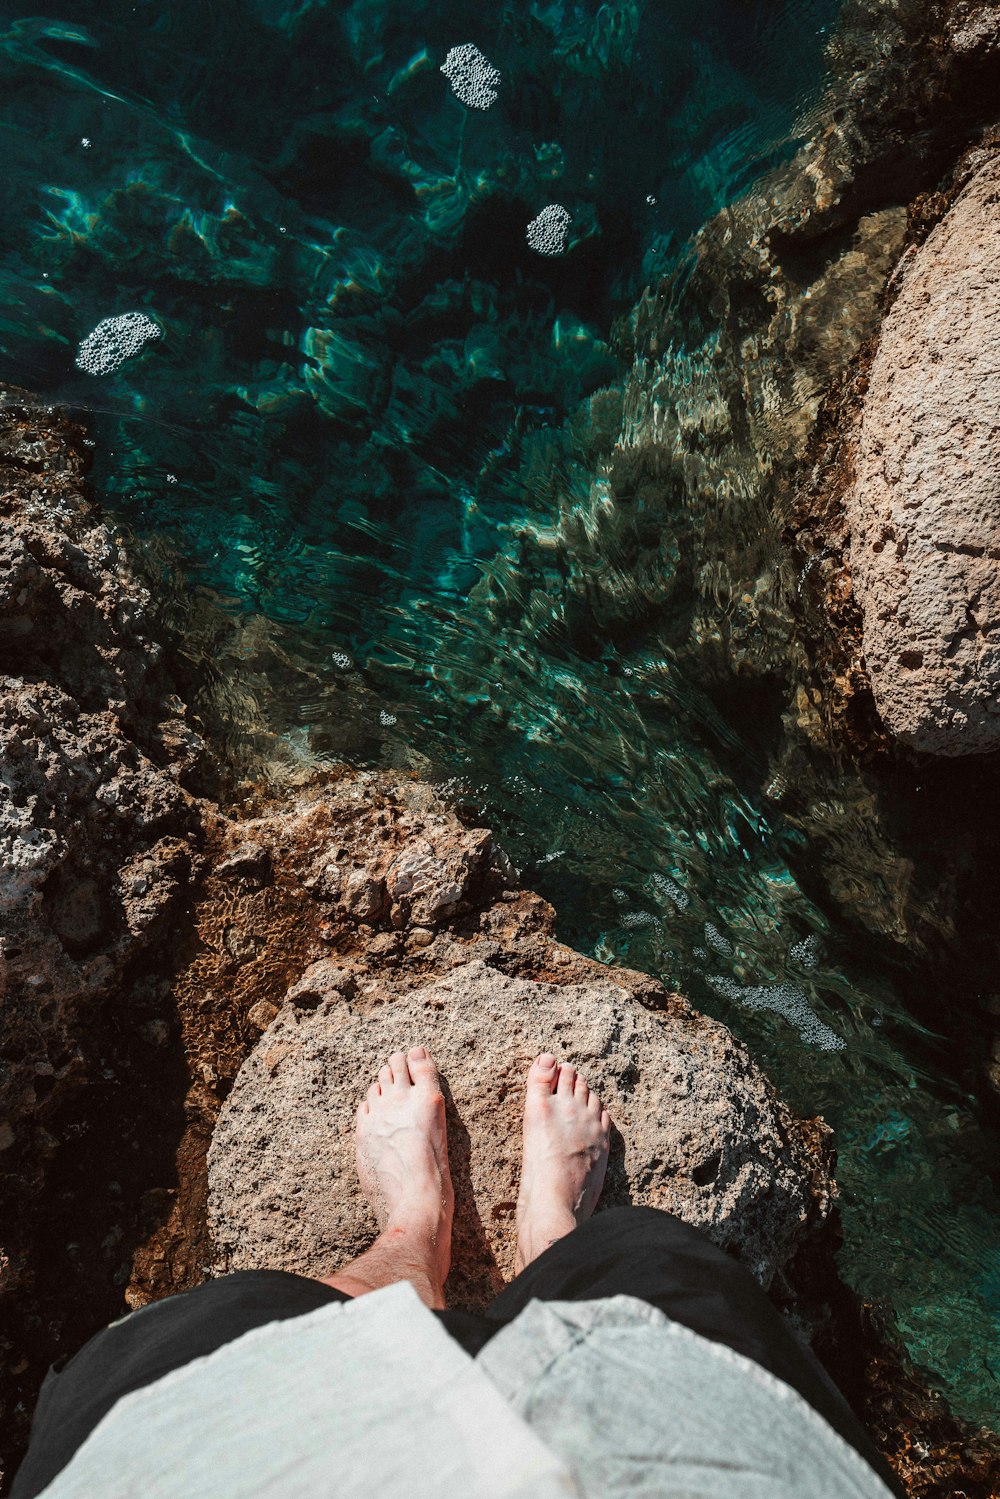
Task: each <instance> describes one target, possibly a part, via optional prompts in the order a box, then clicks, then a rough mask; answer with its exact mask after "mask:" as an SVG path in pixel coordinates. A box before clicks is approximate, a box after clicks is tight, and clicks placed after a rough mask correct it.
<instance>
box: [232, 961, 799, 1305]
mask: <svg viewBox="0 0 1000 1499" xmlns="http://www.w3.org/2000/svg"><path fill="white" fill-rule="evenodd" d="M308 998H309V1002H308V1004H307V1005H306V1006H305V1007H303V1005H302V1004H301V1003H296V1002H294V1001H291V1002H289V1003H286V1004H285V1006H284V1007H283V1009H282V1010H281V1012H280V1013H279V1015H278V1017H277V1018H276V1019H275V1020H274V1022H273V1024H271V1025H270V1026H269V1027H268V1029H267V1031H266V1032H265V1033H264V1035H263V1036H262V1037H261V1039H260V1041H259V1042H258V1044H257V1046H256V1048H255V1050H254V1051H253V1053H252V1054H251V1056H250V1057H249V1058H248V1059H247V1061H246V1062H245V1063H244V1066H243V1068H242V1070H241V1071H240V1074H239V1076H238V1078H237V1080H236V1083H235V1086H234V1087H233V1090H232V1093H231V1094H230V1096H229V1099H228V1100H227V1102H226V1104H225V1106H224V1107H223V1110H222V1113H221V1116H220V1118H219V1121H218V1125H217V1127H216V1130H215V1135H214V1139H213V1141H212V1146H211V1150H210V1153H209V1194H210V1201H209V1217H210V1224H211V1229H212V1235H213V1239H214V1242H215V1244H216V1246H217V1251H218V1258H219V1268H220V1269H221V1268H229V1269H240V1268H244V1269H246V1268H253V1267H270V1268H278V1269H286V1270H295V1271H299V1272H301V1273H304V1274H317V1275H330V1274H332V1273H334V1272H335V1271H336V1270H337V1269H338V1268H340V1267H341V1266H342V1265H344V1263H345V1262H346V1261H348V1260H349V1259H351V1258H352V1257H353V1256H355V1255H356V1254H358V1253H360V1252H361V1251H362V1250H363V1249H365V1248H366V1247H367V1246H368V1245H369V1244H370V1243H371V1242H372V1240H373V1238H374V1237H375V1234H376V1225H375V1221H374V1218H373V1216H372V1214H371V1212H370V1210H369V1208H368V1206H367V1204H366V1203H365V1202H364V1200H363V1198H362V1196H361V1193H360V1189H359V1187H358V1184H357V1178H356V1175H355V1167H354V1140H353V1131H354V1115H355V1111H356V1108H357V1105H358V1102H359V1101H360V1099H361V1097H362V1096H363V1094H364V1092H365V1090H366V1088H367V1087H368V1085H369V1083H370V1082H371V1080H372V1077H373V1076H374V1074H375V1072H376V1071H377V1069H378V1067H379V1066H380V1065H381V1063H382V1061H383V1060H384V1059H385V1057H386V1056H387V1055H388V1054H389V1052H391V1051H393V1050H395V1049H406V1048H408V1047H410V1046H412V1045H415V1044H417V1043H418V1042H422V1043H424V1044H426V1045H427V1046H429V1047H430V1048H431V1050H432V1052H433V1054H434V1056H435V1058H436V1059H437V1061H438V1064H439V1066H440V1068H441V1072H442V1076H443V1080H444V1091H445V1097H446V1100H447V1106H448V1132H449V1152H450V1159H451V1163H452V1171H453V1176H454V1180H455V1189H456V1238H455V1254H454V1261H453V1268H452V1275H451V1278H450V1280H449V1283H448V1287H449V1300H450V1303H451V1304H453V1305H471V1306H475V1305H481V1304H483V1303H484V1302H485V1301H486V1300H488V1299H489V1298H490V1297H491V1296H492V1295H493V1294H495V1292H496V1291H497V1290H498V1289H499V1288H500V1287H501V1286H502V1285H503V1284H504V1283H505V1282H506V1281H508V1280H509V1279H510V1278H511V1276H512V1274H513V1258H514V1204H515V1201H516V1198H517V1189H518V1179H519V1170H520V1148H521V1139H520V1123H521V1113H522V1109H523V1088H524V1079H525V1075H526V1073H527V1070H528V1067H529V1065H530V1063H531V1061H532V1059H533V1058H534V1057H535V1056H536V1055H537V1053H538V1052H540V1051H543V1050H546V1049H551V1050H552V1051H554V1052H555V1053H556V1054H557V1056H559V1057H560V1058H563V1059H566V1060H569V1061H572V1062H574V1063H575V1064H576V1065H577V1066H578V1067H580V1068H582V1069H583V1070H584V1072H585V1073H586V1076H587V1078H588V1079H589V1081H590V1082H591V1084H592V1086H594V1087H596V1088H597V1089H598V1090H599V1091H600V1094H601V1096H602V1098H603V1099H604V1102H605V1104H606V1106H607V1108H608V1110H609V1112H610V1114H611V1117H612V1120H613V1122H614V1126H615V1132H614V1136H613V1143H612V1155H611V1164H610V1168H609V1173H608V1181H607V1186H606V1188H605V1192H604V1196H603V1199H602V1206H604V1207H607V1206H611V1205H613V1204H620V1203H626V1202H635V1203H643V1204H650V1205H652V1206H654V1207H660V1208H665V1209H668V1210H669V1211H671V1212H674V1213H677V1214H678V1215H679V1216H680V1217H682V1218H684V1219H685V1220H686V1221H687V1222H689V1223H693V1224H697V1225H698V1226H699V1227H701V1228H704V1229H705V1230H707V1232H708V1233H709V1234H710V1235H711V1237H712V1238H713V1239H714V1240H715V1241H716V1243H718V1244H720V1245H721V1246H723V1247H724V1248H726V1249H730V1250H733V1251H734V1252H736V1253H737V1254H738V1255H739V1256H740V1257H741V1258H742V1259H743V1260H744V1261H745V1262H746V1263H747V1264H748V1265H749V1266H750V1267H751V1269H752V1270H753V1271H754V1273H755V1274H756V1275H757V1276H758V1278H759V1279H760V1280H761V1281H762V1282H764V1283H767V1282H769V1281H770V1280H771V1278H772V1277H773V1275H774V1273H775V1271H776V1270H777V1269H778V1268H779V1267H780V1266H781V1265H783V1264H784V1263H785V1262H786V1261H787V1260H788V1258H789V1257H790V1255H791V1254H792V1253H793V1252H794V1250H795V1248H796V1247H797V1246H798V1244H799V1243H800V1242H801V1240H802V1238H803V1236H804V1234H805V1233H806V1231H807V1224H808V1222H809V1221H810V1216H811V1214H813V1213H814V1210H815V1203H814V1201H813V1198H812V1196H811V1190H812V1189H811V1186H810V1171H811V1170H813V1169H814V1168H815V1162H812V1164H810V1161H809V1159H808V1152H807V1149H806V1146H805V1144H804V1141H803V1136H802V1134H801V1132H800V1131H799V1130H798V1128H797V1127H796V1126H794V1125H793V1123H792V1121H791V1119H790V1117H789V1115H788V1113H787V1112H786V1110H785V1108H784V1106H783V1105H782V1104H781V1103H780V1102H779V1100H778V1099H777V1098H776V1096H775V1094H774V1091H773V1089H772V1088H771V1086H770V1084H769V1083H768V1082H767V1080H766V1079H765V1077H764V1076H763V1074H762V1073H761V1072H760V1070H759V1069H758V1068H757V1067H756V1066H755V1064H754V1063H753V1062H752V1061H751V1059H750V1057H749V1056H748V1054H747V1052H746V1051H745V1050H744V1048H743V1047H742V1046H741V1045H739V1043H738V1042H737V1041H736V1040H735V1039H734V1038H733V1037H732V1036H731V1035H730V1034H729V1032H728V1031H727V1030H726V1029H725V1028H724V1027H723V1026H721V1025H719V1024H717V1023H716V1022H715V1021H711V1020H707V1019H706V1018H705V1017H703V1016H700V1015H695V1014H693V1013H692V1014H691V1015H690V1017H689V1018H680V1019H678V1018H666V1017H662V1016H658V1015H656V1014H655V1013H652V1012H650V1011H648V1010H646V1009H644V1008H643V1007H642V1006H641V1005H640V1004H638V1003H637V1002H636V1001H635V1000H634V999H633V998H632V996H631V995H630V994H628V993H627V992H626V991H625V990H624V989H622V988H620V987H619V986H618V985H616V984H614V983H612V982H603V981H600V982H595V983H587V984H573V985H566V986H558V985H553V984H545V983H534V982H530V981H527V980H523V979H516V978H511V977H508V976H506V975H504V974H502V973H499V972H497V971H496V970H494V969H492V968H490V967H488V966H487V965H486V964H484V963H481V962H473V963H469V964H467V965H466V966H464V967H462V968H459V969H456V970H454V971H453V972H452V973H451V974H450V975H449V976H448V977H447V978H444V979H441V980H439V981H438V982H436V983H433V984H429V985H427V986H425V987H422V988H417V989H413V990H410V991H409V992H408V993H402V994H393V992H392V990H391V989H390V988H389V987H377V988H372V990H371V991H370V992H369V993H368V994H360V995H357V996H355V997H354V998H353V999H348V998H347V997H346V996H341V995H335V994H330V993H327V994H326V996H325V997H323V998H319V997H318V996H317V995H316V994H315V993H314V992H312V991H310V994H309V996H308Z"/></svg>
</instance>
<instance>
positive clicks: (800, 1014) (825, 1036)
mask: <svg viewBox="0 0 1000 1499" xmlns="http://www.w3.org/2000/svg"><path fill="white" fill-rule="evenodd" d="M706 982H707V983H708V984H710V985H711V987H712V988H713V989H714V990H715V992H716V994H722V995H724V996H725V998H726V999H734V1000H735V1001H736V1003H737V1004H741V1005H743V1006H744V1007H745V1008H746V1009H748V1010H775V1011H776V1012H777V1013H778V1014H779V1015H784V1017H785V1019H786V1020H790V1021H791V1023H792V1024H793V1025H794V1027H795V1029H796V1030H797V1031H798V1033H799V1035H800V1036H801V1037H802V1039H803V1041H804V1042H805V1043H806V1045H807V1046H815V1047H817V1048H818V1050H820V1051H843V1050H844V1047H845V1045H846V1043H845V1042H844V1041H843V1039H842V1038H841V1037H840V1036H838V1035H837V1033H836V1031H832V1030H831V1029H830V1027H829V1026H828V1025H824V1023H823V1021H822V1020H820V1018H819V1016H818V1015H817V1014H815V1013H814V1011H813V1010H812V1009H811V1008H810V1005H809V1001H808V1000H807V999H806V996H805V994H804V992H803V991H802V990H801V989H799V988H798V987H797V986H796V985H795V984H759V985H750V986H748V987H746V988H745V987H744V986H743V985H742V984H738V983H737V982H736V980H735V979H727V978H709V979H707V980H706Z"/></svg>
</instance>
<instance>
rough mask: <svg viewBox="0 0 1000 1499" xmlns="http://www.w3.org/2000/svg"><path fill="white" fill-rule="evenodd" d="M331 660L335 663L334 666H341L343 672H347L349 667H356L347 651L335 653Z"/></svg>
mask: <svg viewBox="0 0 1000 1499" xmlns="http://www.w3.org/2000/svg"><path fill="white" fill-rule="evenodd" d="M330 660H331V661H332V662H333V664H334V666H339V667H340V669H341V670H342V671H347V669H348V667H350V666H353V665H354V662H353V661H352V660H351V658H350V656H349V655H348V654H347V652H346V651H334V653H333V655H332V656H331V657H330Z"/></svg>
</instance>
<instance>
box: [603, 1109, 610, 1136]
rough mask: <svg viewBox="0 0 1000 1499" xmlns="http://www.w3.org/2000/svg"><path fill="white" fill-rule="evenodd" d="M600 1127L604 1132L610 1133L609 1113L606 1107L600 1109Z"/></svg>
mask: <svg viewBox="0 0 1000 1499" xmlns="http://www.w3.org/2000/svg"><path fill="white" fill-rule="evenodd" d="M601 1129H602V1130H603V1131H604V1133H605V1134H610V1132H611V1115H610V1114H609V1113H608V1111H607V1109H602V1110H601Z"/></svg>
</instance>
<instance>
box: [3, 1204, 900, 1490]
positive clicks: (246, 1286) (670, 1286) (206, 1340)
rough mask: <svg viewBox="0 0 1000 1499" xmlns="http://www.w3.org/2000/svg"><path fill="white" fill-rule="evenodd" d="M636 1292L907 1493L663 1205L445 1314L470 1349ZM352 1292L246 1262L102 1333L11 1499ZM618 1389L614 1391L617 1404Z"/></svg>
mask: <svg viewBox="0 0 1000 1499" xmlns="http://www.w3.org/2000/svg"><path fill="white" fill-rule="evenodd" d="M620 1295H626V1296H637V1297H639V1298H640V1299H641V1300H643V1301H647V1302H649V1303H651V1304H652V1305H653V1306H656V1307H659V1308H660V1310H661V1311H663V1312H665V1313H666V1315H667V1316H668V1317H671V1318H672V1319H673V1320H674V1321H675V1322H680V1323H683V1325H684V1326H685V1327H689V1328H691V1329H692V1331H694V1332H697V1333H701V1335H702V1336H703V1337H706V1338H711V1339H712V1340H713V1341H714V1342H717V1343H725V1344H726V1345H727V1346H728V1347H730V1348H733V1349H735V1350H736V1352H737V1353H742V1354H744V1355H745V1356H746V1357H747V1358H751V1359H753V1360H754V1361H755V1362H756V1363H758V1364H760V1365H762V1366H763V1367H764V1368H765V1369H768V1370H769V1371H770V1372H771V1373H772V1374H774V1375H776V1376H777V1377H778V1378H779V1379H782V1380H784V1382H785V1383H786V1384H789V1385H791V1386H792V1387H793V1388H794V1389H796V1390H798V1392H799V1394H801V1395H803V1396H804V1397H805V1399H806V1400H808V1402H809V1404H810V1405H812V1406H813V1407H814V1408H815V1409H816V1410H817V1411H819V1413H820V1415H822V1416H823V1417H824V1418H825V1419H826V1421H827V1422H828V1423H829V1424H830V1425H831V1426H832V1427H833V1428H834V1430H835V1431H837V1432H839V1433H840V1435H841V1436H842V1437H843V1438H844V1439H845V1441H847V1442H849V1443H850V1445H851V1446H852V1447H854V1448H855V1449H856V1450H857V1451H858V1452H859V1453H860V1454H861V1456H862V1457H864V1458H865V1460H866V1461H867V1462H868V1463H869V1464H870V1465H871V1467H873V1468H874V1469H875V1471H876V1472H877V1473H878V1474H879V1476H880V1477H881V1478H882V1480H883V1482H885V1483H886V1484H887V1485H888V1487H889V1488H890V1490H891V1491H892V1492H893V1493H895V1494H900V1495H901V1494H902V1490H901V1489H900V1487H899V1485H898V1483H897V1482H896V1480H895V1478H894V1477H893V1475H892V1473H891V1472H890V1470H889V1468H888V1467H887V1465H886V1464H885V1462H884V1461H883V1460H882V1458H881V1457H880V1456H879V1454H878V1452H877V1451H876V1450H875V1447H874V1445H873V1444H872V1442H871V1439H870V1438H869V1437H868V1435H867V1433H866V1432H865V1431H864V1428H863V1427H862V1426H861V1424H860V1423H859V1422H858V1420H857V1419H856V1417H855V1416H854V1415H853V1414H852V1412H851V1410H850V1408H849V1407H848V1405H847V1403H846V1401H845V1400H844V1398H843V1396H842V1395H841V1394H840V1393H839V1391H838V1390H837V1389H836V1387H835V1386H834V1384H833V1383H832V1382H831V1380H830V1379H829V1377H828V1376H827V1374H826V1373H825V1371H824V1370H823V1368H822V1366H821V1365H820V1364H819V1362H818V1360H817V1359H816V1357H815V1356H814V1354H813V1353H812V1352H811V1351H810V1350H809V1349H808V1348H805V1347H803V1345H802V1344H801V1343H800V1342H799V1340H798V1338H797V1337H796V1336H795V1334H794V1333H793V1332H792V1331H791V1329H790V1328H789V1327H788V1326H787V1325H786V1323H785V1321H784V1319H783V1318H782V1317H781V1316H780V1314H779V1313H778V1312H777V1311H776V1310H775V1308H774V1307H773V1306H772V1305H771V1303H770V1302H769V1301H768V1299H767V1297H766V1296H765V1294H764V1292H763V1291H762V1290H761V1289H760V1287H759V1286H758V1285H757V1282H756V1281H755V1280H754V1279H753V1277H752V1276H751V1275H750V1273H749V1272H748V1271H747V1270H745V1269H744V1268H743V1266H742V1265H739V1264H737V1262H736V1261H735V1260H733V1259H730V1258H729V1257H728V1256H727V1255H725V1254H723V1253H722V1252H721V1251H720V1250H719V1249H717V1248H716V1247H715V1245H714V1244H712V1243H711V1242H710V1241H709V1240H708V1239H707V1238H706V1237H705V1235H704V1234H702V1233H700V1232H699V1231H698V1230H697V1229H695V1228H691V1227H689V1225H688V1224H686V1223H682V1222H681V1221H680V1219H679V1218H674V1217H672V1216H671V1215H670V1214H669V1213H661V1212H659V1211H657V1210H656V1209H655V1208H636V1207H626V1208H613V1209H610V1210H608V1211H607V1212H603V1213H597V1214H596V1215H595V1216H594V1217H593V1218H591V1219H590V1220H589V1221H588V1222H586V1223H584V1224H583V1225H581V1227H580V1228H577V1229H575V1230H574V1232H573V1233H571V1234H569V1235H567V1237H566V1238H564V1239H559V1240H557V1242H556V1243H555V1244H552V1245H551V1246H550V1247H549V1248H548V1249H547V1250H546V1251H545V1253H544V1254H542V1255H539V1257H538V1259H537V1260H534V1261H533V1262H532V1264H530V1265H529V1266H528V1268H527V1269H526V1270H524V1271H522V1273H521V1274H520V1275H519V1276H518V1277H517V1279H516V1280H514V1281H513V1282H512V1283H511V1284H510V1285H509V1286H507V1288H506V1289H505V1290H504V1291H502V1292H501V1293H500V1295H499V1296H498V1297H497V1298H496V1299H495V1301H493V1302H492V1303H491V1305H490V1306H489V1307H488V1308H487V1310H486V1311H485V1312H484V1313H481V1314H480V1313H473V1312H462V1311H445V1312H436V1313H435V1316H437V1317H438V1318H440V1320H441V1322H442V1324H443V1325H444V1326H445V1327H446V1328H447V1330H448V1332H449V1333H450V1334H451V1335H452V1337H454V1338H455V1339H456V1340H457V1341H458V1342H459V1343H460V1344H461V1345H462V1347H463V1348H465V1349H466V1351H467V1352H468V1353H470V1354H472V1355H473V1356H474V1355H475V1354H476V1353H478V1352H479V1350H480V1348H482V1347H483V1345H484V1344H485V1343H487V1342H488V1341H489V1339H490V1338H491V1337H492V1336H493V1334H494V1333H495V1332H497V1331H498V1330H499V1328H500V1327H501V1326H502V1325H503V1324H504V1323H505V1322H510V1321H511V1320H512V1319H513V1318H514V1317H516V1316H517V1315H518V1313H519V1312H521V1311H523V1309H524V1308H525V1307H526V1306H527V1304H528V1302H529V1301H532V1300H540V1301H593V1300H596V1299H597V1298H599V1297H602V1296H620ZM349 1299H350V1298H349V1297H347V1296H345V1295H344V1294H343V1292H341V1291H335V1290H334V1289H333V1288H332V1287H331V1286H326V1285H323V1284H322V1282H320V1281H318V1280H309V1279H307V1278H306V1277H305V1276H302V1275H290V1274H287V1273H286V1272H285V1271H282V1270H243V1271H238V1272H236V1273H234V1274H232V1275H226V1276H223V1277H222V1278H220V1279H219V1280H213V1281H209V1282H207V1283H206V1284H205V1285H203V1286H198V1287H197V1288H196V1289H195V1290H193V1291H185V1292H183V1293H182V1294H181V1295H178V1296H172V1297H169V1298H168V1299H167V1300H165V1301H157V1302H154V1303H153V1304H152V1305H150V1306H147V1307H143V1308H142V1309H141V1310H140V1311H137V1312H133V1313H132V1314H131V1315H130V1316H127V1317H125V1318H124V1319H123V1320H122V1321H121V1322H116V1323H114V1324H112V1326H111V1327H108V1328H105V1329H104V1331H103V1332H100V1333H98V1334H97V1336H96V1337H94V1338H91V1340H90V1342H89V1343H87V1344H86V1345H85V1346H84V1347H83V1348H81V1350H80V1352H79V1353H77V1354H76V1355H75V1356H74V1357H73V1358H71V1359H70V1360H69V1362H68V1363H67V1364H66V1365H65V1366H64V1367H63V1368H62V1370H61V1371H60V1372H58V1373H57V1372H56V1371H55V1370H51V1371H50V1372H49V1374H48V1376H47V1378H46V1380H45V1383H44V1384H43V1386H42V1390H41V1394H40V1395H39V1399H38V1406H37V1408H36V1410H35V1416H34V1421H33V1423H32V1428H31V1445H30V1446H29V1448H28V1452H27V1455H26V1457H25V1459H24V1462H23V1464H22V1465H21V1469H20V1472H19V1473H18V1475H17V1478H16V1480H15V1482H14V1487H13V1489H12V1490H11V1499H32V1496H34V1495H36V1494H40V1493H41V1492H42V1490H43V1489H44V1488H45V1487H46V1486H47V1485H48V1484H49V1483H51V1481H52V1479H53V1478H54V1477H55V1476H56V1474H57V1473H59V1472H60V1471H61V1470H62V1469H63V1468H64V1467H65V1466H66V1464H67V1463H68V1462H69V1460H70V1458H71V1457H72V1456H73V1454H74V1452H75V1451H76V1450H77V1448H78V1447H79V1446H80V1445H81V1444H82V1443H83V1442H84V1441H85V1440H86V1438H87V1436H88V1435H89V1434H90V1432H91V1431H92V1430H93V1429H94V1427H95V1426H96V1425H97V1423H98V1422H99V1421H100V1420H101V1419H102V1417H103V1416H104V1415H106V1413H107V1412H108V1411H109V1410H110V1409H111V1407H112V1406H113V1405H114V1404H115V1402H116V1401H118V1400H120V1399H121V1397H122V1396H123V1395H127V1394H128V1393H129V1392H130V1391H132V1390H137V1389H140V1388H141V1387H142V1386H143V1385H147V1384H152V1383H153V1381H154V1380H157V1379H160V1378H162V1376H163V1375H164V1374H168V1373H169V1372H170V1370H171V1369H177V1368H179V1367H180V1366H181V1365H183V1364H187V1363H190V1362H191V1360H192V1359H196V1358H201V1357H203V1356H204V1355H205V1354H208V1353H212V1352H213V1351H214V1350H215V1349H216V1348H219V1347H221V1346H222V1344H224V1343H228V1342H231V1341H232V1340H233V1339H234V1338H238V1337H241V1336H242V1335H243V1333H245V1332H249V1331H250V1329H251V1328H253V1327H259V1326H262V1325H263V1324H264V1323H267V1322H277V1321H280V1320H283V1319H284V1318H286V1317H300V1316H302V1315H303V1314H304V1313H306V1312H312V1311H315V1310H316V1309H317V1308H318V1307H321V1306H325V1305H326V1304H327V1303H328V1302H330V1301H347V1300H349ZM612 1394H613V1392H612V1391H609V1398H612Z"/></svg>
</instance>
